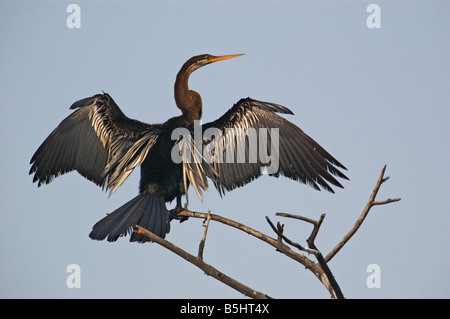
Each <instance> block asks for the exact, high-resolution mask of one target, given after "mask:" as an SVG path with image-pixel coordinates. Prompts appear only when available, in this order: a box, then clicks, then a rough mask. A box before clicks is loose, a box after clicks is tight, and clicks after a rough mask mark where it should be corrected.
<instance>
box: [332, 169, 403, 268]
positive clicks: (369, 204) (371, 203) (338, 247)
mask: <svg viewBox="0 0 450 319" xmlns="http://www.w3.org/2000/svg"><path fill="white" fill-rule="evenodd" d="M385 171H386V165H385V166H384V167H383V169H382V170H381V173H380V177H378V180H377V183H376V184H375V188H374V189H373V191H372V194H371V195H370V198H369V201H368V202H367V204H366V207H364V210H363V211H362V213H361V215H360V216H359V218H358V220H357V221H356V223H355V225H354V226H353V227H352V229H350V231H349V232H348V233H347V234H346V235H345V236H344V238H342V240H341V241H340V242H339V243H338V244H337V245H336V246H335V247H334V248H333V249H332V250H331V251H330V252H329V253H328V255H327V256H326V257H325V261H326V262H329V261H330V260H331V259H332V258H333V257H334V256H335V255H336V254H337V253H338V252H339V250H341V249H342V247H344V245H345V244H346V243H347V242H348V241H349V240H350V238H352V236H353V235H354V234H355V233H356V232H357V231H358V229H359V227H360V226H361V224H362V223H363V222H364V219H366V217H367V215H368V214H369V211H370V209H371V208H372V207H373V206H375V205H384V204H389V203H393V202H398V201H399V200H401V198H394V199H391V198H389V199H386V200H384V201H376V200H375V199H376V197H377V194H378V191H379V190H380V187H381V185H382V184H383V183H384V182H386V181H387V180H388V179H389V176H388V177H384V172H385Z"/></svg>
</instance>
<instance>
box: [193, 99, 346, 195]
mask: <svg viewBox="0 0 450 319" xmlns="http://www.w3.org/2000/svg"><path fill="white" fill-rule="evenodd" d="M276 113H282V114H293V113H292V112H291V111H290V110H289V109H288V108H286V107H284V106H281V105H278V104H273V103H266V102H261V101H256V100H252V99H250V98H247V99H241V100H240V101H239V102H237V103H236V104H235V105H234V106H233V107H232V108H231V109H230V110H229V111H228V112H226V113H225V114H224V115H223V116H222V117H220V118H219V119H218V120H216V121H214V122H210V123H207V124H204V125H203V126H202V128H203V162H204V163H203V169H202V170H196V173H197V174H198V175H201V174H204V175H206V176H207V177H209V178H210V179H211V180H212V181H213V182H214V185H215V186H216V188H217V190H218V191H219V192H220V193H221V194H223V193H224V192H225V191H231V190H233V189H235V188H237V187H241V186H243V185H245V184H247V183H249V182H251V181H252V180H254V179H256V178H258V177H259V176H261V175H262V174H264V173H267V174H269V175H271V176H276V177H278V176H279V175H280V174H281V175H283V176H286V177H288V178H291V179H293V180H296V181H299V182H303V183H305V184H308V185H311V186H312V187H313V188H315V189H317V190H320V189H321V188H324V189H326V190H328V191H330V192H333V189H332V188H331V186H330V185H329V184H332V185H335V186H337V187H341V188H342V185H341V184H340V183H339V182H338V181H337V180H336V178H335V177H334V176H333V175H335V176H338V177H340V178H343V179H348V178H347V177H346V176H345V175H344V174H343V173H342V172H341V171H339V169H338V167H339V168H342V169H346V168H345V167H344V166H343V165H342V164H341V163H339V162H338V161H337V160H336V159H335V158H334V157H333V156H331V155H330V154H329V153H328V152H327V151H326V150H325V149H324V148H322V147H321V146H320V145H319V144H318V143H317V142H315V141H314V140H313V139H312V138H311V137H309V136H308V135H306V134H305V133H304V132H303V131H302V130H301V129H300V128H298V127H297V126H296V125H295V124H293V123H291V122H289V121H288V120H286V119H285V118H283V117H281V116H279V115H277V114H276ZM192 167H195V166H193V165H192ZM197 179H198V178H197ZM200 180H201V178H200ZM191 183H192V181H191Z"/></svg>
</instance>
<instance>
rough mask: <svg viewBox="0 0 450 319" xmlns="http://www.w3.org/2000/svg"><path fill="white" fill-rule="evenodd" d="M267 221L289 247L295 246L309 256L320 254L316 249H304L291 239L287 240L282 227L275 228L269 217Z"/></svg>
mask: <svg viewBox="0 0 450 319" xmlns="http://www.w3.org/2000/svg"><path fill="white" fill-rule="evenodd" d="M266 220H267V222H268V223H269V225H270V227H272V229H273V231H274V232H275V234H277V235H278V236H279V237H281V238H283V239H284V241H285V242H287V243H288V244H289V245H291V246H294V247H296V248H298V249H299V250H303V251H304V252H307V253H308V254H313V255H317V254H319V252H318V251H317V250H315V249H311V248H308V247H304V246H302V245H300V244H298V243H295V242H293V241H291V240H290V239H289V238H287V237H286V236H284V235H283V232H282V231H283V227H280V225H279V223H278V226H279V227H275V226H274V225H273V223H272V222H271V221H270V219H269V217H267V216H266Z"/></svg>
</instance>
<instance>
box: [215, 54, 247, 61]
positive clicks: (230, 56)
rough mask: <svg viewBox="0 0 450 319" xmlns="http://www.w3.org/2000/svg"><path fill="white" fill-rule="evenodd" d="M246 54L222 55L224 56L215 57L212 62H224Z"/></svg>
mask: <svg viewBox="0 0 450 319" xmlns="http://www.w3.org/2000/svg"><path fill="white" fill-rule="evenodd" d="M241 55H244V54H231V55H222V56H215V57H212V58H211V62H217V61H222V60H228V59H232V58H237V57H238V56H241Z"/></svg>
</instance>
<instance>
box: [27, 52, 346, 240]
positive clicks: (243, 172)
mask: <svg viewBox="0 0 450 319" xmlns="http://www.w3.org/2000/svg"><path fill="white" fill-rule="evenodd" d="M242 55H243V54H232V55H222V56H214V55H210V54H202V55H197V56H194V57H192V58H190V59H189V60H188V61H187V62H185V63H184V64H183V66H182V67H181V69H180V70H179V72H178V74H177V76H176V81H175V85H174V98H175V104H176V106H177V107H178V108H179V109H180V111H181V115H179V116H175V117H172V118H170V119H169V120H167V121H166V122H164V123H159V124H147V123H144V122H141V121H138V120H134V119H130V118H128V117H127V116H126V115H125V114H124V113H123V112H122V110H121V109H120V108H119V106H118V105H117V104H116V103H115V101H114V100H113V99H112V97H111V96H110V95H109V94H108V93H105V92H103V91H102V93H100V94H95V95H93V96H91V97H87V98H83V99H81V100H78V101H76V102H74V103H73V104H72V105H71V106H70V110H74V111H73V112H72V113H71V114H70V115H69V116H67V117H66V118H65V119H64V120H62V121H61V123H60V124H59V125H58V126H57V127H56V128H55V129H54V130H53V131H52V132H51V133H50V135H49V136H48V137H47V138H46V139H45V140H44V142H43V143H42V144H41V145H40V146H39V148H38V149H37V151H36V152H35V153H34V155H33V156H32V158H31V160H30V165H31V168H30V171H29V174H34V176H33V182H37V185H38V187H39V186H42V185H44V184H48V183H50V182H51V181H52V180H53V179H54V178H56V177H58V176H60V175H62V174H65V173H68V172H71V171H74V170H75V171H78V173H80V174H81V175H82V176H83V177H85V178H86V179H88V180H89V181H92V182H93V183H95V184H96V185H98V186H100V187H101V188H102V189H104V190H106V191H110V195H111V194H112V193H114V192H115V191H116V190H117V189H118V187H120V186H121V185H122V184H123V182H124V181H125V180H126V179H127V177H128V176H129V175H130V174H131V172H132V171H133V170H134V169H135V168H136V167H138V166H140V168H141V172H140V181H139V193H138V195H137V196H136V197H134V198H133V199H131V200H129V201H128V202H126V203H125V204H123V205H122V206H121V207H119V208H117V209H116V210H114V211H113V212H111V213H108V214H107V215H106V216H105V217H104V218H102V219H101V220H100V221H98V222H97V223H96V224H95V225H94V226H93V227H92V231H91V232H90V234H89V237H90V238H91V239H94V240H104V239H107V241H110V242H114V241H116V240H117V239H118V238H119V237H123V236H127V235H130V234H131V236H130V241H131V242H139V243H144V242H147V241H150V240H149V239H148V237H146V236H144V235H142V234H139V233H137V232H133V229H135V227H136V225H139V226H141V227H144V228H146V229H147V230H149V231H150V232H152V233H154V234H156V235H157V236H159V237H161V238H164V237H165V236H166V235H167V234H168V233H169V231H170V222H171V220H172V219H173V216H174V215H172V214H171V212H174V213H175V216H176V213H179V212H180V211H182V210H183V207H182V197H183V196H185V197H186V203H187V202H188V196H187V195H188V188H189V187H190V186H192V187H193V188H194V189H195V192H196V193H197V195H198V196H199V197H200V198H202V192H203V191H206V190H207V189H208V180H210V181H211V182H212V183H213V184H214V186H215V188H216V189H217V191H218V192H219V193H220V195H221V196H223V195H224V194H225V193H226V192H229V191H232V190H233V189H235V188H238V187H242V186H244V185H246V184H247V183H249V182H251V181H253V180H255V179H256V178H258V177H260V176H262V175H270V176H274V177H279V176H280V175H281V176H285V177H287V178H289V179H292V180H295V181H298V182H300V183H303V184H307V185H310V186H311V187H313V188H314V189H316V190H321V189H325V190H327V191H329V192H332V193H334V190H333V188H332V187H331V186H330V184H332V185H334V186H336V187H339V188H343V186H342V184H341V183H340V182H339V181H338V180H337V179H336V178H341V179H345V180H348V178H347V176H345V175H344V173H342V172H341V170H347V169H346V168H345V166H344V165H342V164H341V163H340V162H339V161H338V160H336V159H335V158H334V157H333V156H332V155H331V154H330V153H328V152H327V151H326V150H325V149H324V148H323V147H321V146H320V145H319V144H318V143H317V142H316V141H314V140H313V139H312V138H311V137H309V136H308V135H307V134H306V133H304V132H303V131H302V130H301V129H300V128H299V127H298V126H296V125H295V124H293V123H292V122H290V121H288V120H287V119H286V118H285V117H284V115H293V112H292V111H291V110H290V109H288V108H287V107H284V106H282V105H279V104H275V103H269V102H263V101H259V100H255V99H252V98H249V97H248V98H241V99H240V100H239V101H238V102H237V103H235V104H234V105H233V106H232V107H231V108H230V109H229V110H228V111H226V112H225V113H224V114H223V115H222V116H221V117H220V118H218V119H217V120H215V121H212V122H209V123H205V124H202V123H201V121H200V120H201V116H202V107H203V106H202V99H201V96H200V94H199V93H198V92H196V91H194V90H191V89H190V88H189V86H188V80H189V76H190V75H191V74H192V72H194V71H195V70H197V69H199V68H201V67H203V66H205V65H208V64H211V63H215V62H218V61H223V60H228V59H232V58H236V57H239V56H242ZM279 114H281V115H283V116H281V115H279ZM255 141H256V142H255ZM175 199H176V207H175V208H174V209H173V210H170V211H169V210H168V209H167V206H166V205H167V203H169V204H170V202H172V201H173V200H175ZM184 208H186V206H185V207H184Z"/></svg>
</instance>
